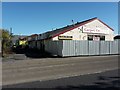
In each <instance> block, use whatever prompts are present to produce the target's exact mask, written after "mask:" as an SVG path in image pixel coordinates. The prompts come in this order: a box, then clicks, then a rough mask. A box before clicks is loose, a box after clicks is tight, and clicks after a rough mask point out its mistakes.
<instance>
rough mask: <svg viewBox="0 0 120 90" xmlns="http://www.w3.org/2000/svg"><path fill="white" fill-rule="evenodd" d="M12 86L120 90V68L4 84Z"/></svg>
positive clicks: (20, 87)
mask: <svg viewBox="0 0 120 90" xmlns="http://www.w3.org/2000/svg"><path fill="white" fill-rule="evenodd" d="M10 88H12V89H15V90H16V88H17V89H20V90H21V89H24V90H36V89H38V90H40V89H43V88H48V89H50V88H52V90H66V89H67V90H120V77H119V76H118V69H115V70H109V71H106V72H101V73H96V74H88V75H80V76H74V77H68V78H61V79H55V80H47V81H35V82H28V83H22V84H14V85H6V86H3V90H8V89H10ZM35 88H36V89H35Z"/></svg>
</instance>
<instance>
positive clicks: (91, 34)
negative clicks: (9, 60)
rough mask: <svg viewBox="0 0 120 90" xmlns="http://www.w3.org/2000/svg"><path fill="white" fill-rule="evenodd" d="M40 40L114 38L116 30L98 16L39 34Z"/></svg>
mask: <svg viewBox="0 0 120 90" xmlns="http://www.w3.org/2000/svg"><path fill="white" fill-rule="evenodd" d="M38 40H52V41H54V40H95V41H99V40H105V41H113V40H114V30H113V29H112V28H111V27H109V26H108V25H107V24H105V23H104V22H102V21H101V20H100V19H98V18H96V17H95V18H92V19H89V20H85V21H82V22H77V23H75V24H74V23H73V24H72V25H67V26H65V27H63V28H59V29H56V30H53V31H48V32H46V33H43V34H39V35H38Z"/></svg>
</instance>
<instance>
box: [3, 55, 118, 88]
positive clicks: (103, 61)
mask: <svg viewBox="0 0 120 90" xmlns="http://www.w3.org/2000/svg"><path fill="white" fill-rule="evenodd" d="M115 69H118V56H117V55H113V56H89V57H69V58H43V59H32V60H18V61H14V60H13V61H8V62H3V64H2V70H3V71H2V82H3V83H2V84H3V86H5V85H13V84H20V83H27V82H34V81H40V82H41V81H47V80H53V79H60V78H65V77H73V76H79V75H86V74H93V73H100V72H104V71H109V70H115Z"/></svg>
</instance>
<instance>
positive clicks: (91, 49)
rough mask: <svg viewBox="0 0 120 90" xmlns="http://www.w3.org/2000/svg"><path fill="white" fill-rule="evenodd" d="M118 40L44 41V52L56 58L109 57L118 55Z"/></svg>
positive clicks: (119, 41)
mask: <svg viewBox="0 0 120 90" xmlns="http://www.w3.org/2000/svg"><path fill="white" fill-rule="evenodd" d="M119 43H120V40H115V41H75V40H63V41H46V42H45V51H47V52H49V53H51V54H52V55H58V56H62V57H65V56H80V55H110V54H118V53H119Z"/></svg>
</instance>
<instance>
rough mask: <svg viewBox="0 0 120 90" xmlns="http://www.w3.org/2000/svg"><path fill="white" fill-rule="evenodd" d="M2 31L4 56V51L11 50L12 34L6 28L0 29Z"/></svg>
mask: <svg viewBox="0 0 120 90" xmlns="http://www.w3.org/2000/svg"><path fill="white" fill-rule="evenodd" d="M0 32H2V35H1V36H2V56H4V53H9V52H10V46H11V37H12V35H11V34H10V33H9V31H8V30H5V29H0Z"/></svg>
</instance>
